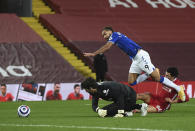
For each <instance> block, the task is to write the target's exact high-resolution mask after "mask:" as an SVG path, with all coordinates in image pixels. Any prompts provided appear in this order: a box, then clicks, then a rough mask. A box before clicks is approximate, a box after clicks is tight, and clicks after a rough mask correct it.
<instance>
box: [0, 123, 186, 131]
mask: <svg viewBox="0 0 195 131" xmlns="http://www.w3.org/2000/svg"><path fill="white" fill-rule="evenodd" d="M0 126H13V127H55V128H77V129H101V130H121V131H183V130H162V129H144V128H117V127H93V126H63V125H21V124H0Z"/></svg>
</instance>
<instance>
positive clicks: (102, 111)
mask: <svg viewBox="0 0 195 131" xmlns="http://www.w3.org/2000/svg"><path fill="white" fill-rule="evenodd" d="M98 115H99V116H100V117H105V116H106V115H107V110H103V109H99V110H98Z"/></svg>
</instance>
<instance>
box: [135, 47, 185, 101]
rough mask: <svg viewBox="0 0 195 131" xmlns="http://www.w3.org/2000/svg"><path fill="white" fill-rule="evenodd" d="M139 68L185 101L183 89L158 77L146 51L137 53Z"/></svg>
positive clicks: (157, 72) (157, 71)
mask: <svg viewBox="0 0 195 131" xmlns="http://www.w3.org/2000/svg"><path fill="white" fill-rule="evenodd" d="M139 55H140V56H139V59H140V62H139V67H140V68H141V69H142V70H143V71H144V72H146V73H147V74H149V75H150V76H151V77H152V78H153V79H154V80H155V81H158V82H160V83H163V84H165V85H167V86H168V87H172V88H174V89H175V90H176V91H177V92H178V94H179V97H180V98H181V100H182V101H185V93H184V89H183V87H180V86H177V85H176V84H175V83H173V82H172V81H170V80H169V79H167V78H166V77H163V76H160V73H159V70H158V69H157V68H155V67H154V65H153V64H152V62H151V59H150V56H149V54H148V53H147V52H146V51H143V50H142V51H141V52H140V53H139Z"/></svg>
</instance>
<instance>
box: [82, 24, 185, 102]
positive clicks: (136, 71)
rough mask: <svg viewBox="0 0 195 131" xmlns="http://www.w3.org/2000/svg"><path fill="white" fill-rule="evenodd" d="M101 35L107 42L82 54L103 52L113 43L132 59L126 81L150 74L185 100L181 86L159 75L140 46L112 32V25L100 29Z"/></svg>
mask: <svg viewBox="0 0 195 131" xmlns="http://www.w3.org/2000/svg"><path fill="white" fill-rule="evenodd" d="M102 36H103V37H104V39H106V40H107V43H106V44H105V45H104V46H102V47H101V48H100V49H98V50H97V51H95V52H93V53H84V56H95V55H97V54H100V53H104V52H105V51H107V50H109V49H110V48H111V47H112V46H113V45H116V46H118V47H119V48H120V49H121V50H122V51H124V52H125V53H126V54H127V55H128V56H129V57H130V59H132V61H133V62H132V64H131V67H130V69H129V77H128V82H129V83H130V84H131V85H136V84H138V83H140V82H142V81H143V80H144V79H145V77H148V76H151V77H152V78H153V79H154V80H155V81H158V82H160V83H163V84H165V85H167V86H168V87H172V88H174V89H175V90H176V91H177V92H178V94H179V97H180V98H181V100H182V101H185V94H184V89H183V87H182V86H177V85H176V84H174V83H173V82H172V81H170V80H169V79H167V78H165V77H163V76H160V74H159V72H158V71H157V69H156V68H155V67H154V65H153V64H152V62H151V59H150V55H149V54H148V52H147V51H145V50H143V49H142V47H141V46H139V45H138V44H137V43H135V42H134V41H132V40H131V39H130V38H128V37H127V36H125V35H124V34H122V33H120V32H114V30H113V29H112V27H105V28H104V29H103V30H102ZM143 71H144V72H145V74H142V75H140V74H141V73H142V72H143Z"/></svg>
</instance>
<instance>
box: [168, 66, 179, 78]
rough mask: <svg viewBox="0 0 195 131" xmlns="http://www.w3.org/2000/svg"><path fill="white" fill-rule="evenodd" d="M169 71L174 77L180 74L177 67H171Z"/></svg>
mask: <svg viewBox="0 0 195 131" xmlns="http://www.w3.org/2000/svg"><path fill="white" fill-rule="evenodd" d="M167 72H168V73H170V75H171V76H172V77H178V75H179V72H178V69H177V68H176V67H169V68H168V69H167Z"/></svg>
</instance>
